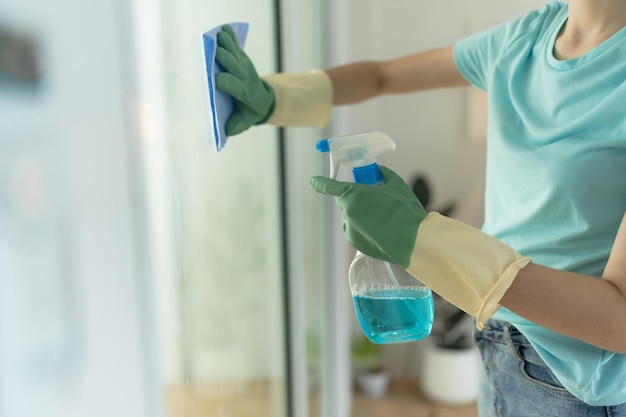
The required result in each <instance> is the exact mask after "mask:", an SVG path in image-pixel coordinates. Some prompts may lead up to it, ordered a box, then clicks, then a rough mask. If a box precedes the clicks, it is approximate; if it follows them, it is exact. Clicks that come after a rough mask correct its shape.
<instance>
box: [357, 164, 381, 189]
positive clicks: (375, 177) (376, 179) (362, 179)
mask: <svg viewBox="0 0 626 417" xmlns="http://www.w3.org/2000/svg"><path fill="white" fill-rule="evenodd" d="M352 175H354V182H356V183H358V184H366V185H377V184H382V182H383V177H382V175H381V174H380V169H379V168H378V164H377V163H376V162H374V163H373V164H370V165H366V166H363V167H354V168H352Z"/></svg>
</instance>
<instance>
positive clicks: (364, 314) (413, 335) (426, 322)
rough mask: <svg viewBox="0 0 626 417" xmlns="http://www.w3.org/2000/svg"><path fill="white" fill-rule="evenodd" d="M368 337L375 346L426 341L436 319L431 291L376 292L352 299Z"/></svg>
mask: <svg viewBox="0 0 626 417" xmlns="http://www.w3.org/2000/svg"><path fill="white" fill-rule="evenodd" d="M353 300H354V306H355V308H356V312H357V316H358V318H359V322H360V323H361V327H362V328H363V331H364V332H365V335H366V336H367V338H368V339H370V340H371V341H372V342H374V343H383V344H387V343H403V342H413V341H416V340H422V339H424V338H426V337H427V336H428V335H429V334H430V331H431V329H432V326H433V319H434V314H435V313H434V305H433V297H432V295H431V292H430V289H428V288H415V289H397V288H389V289H377V290H368V291H364V292H363V293H362V294H357V295H355V296H354V297H353Z"/></svg>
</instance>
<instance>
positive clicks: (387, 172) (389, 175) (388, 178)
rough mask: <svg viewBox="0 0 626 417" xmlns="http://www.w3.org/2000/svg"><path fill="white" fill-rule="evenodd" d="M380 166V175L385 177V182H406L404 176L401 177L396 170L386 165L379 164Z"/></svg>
mask: <svg viewBox="0 0 626 417" xmlns="http://www.w3.org/2000/svg"><path fill="white" fill-rule="evenodd" d="M378 168H379V169H380V175H381V176H382V177H383V182H384V183H385V184H391V183H392V182H394V181H398V180H400V181H402V182H404V180H403V179H402V177H400V176H399V175H398V174H396V173H395V172H394V171H392V170H391V169H389V168H387V167H386V166H383V165H378Z"/></svg>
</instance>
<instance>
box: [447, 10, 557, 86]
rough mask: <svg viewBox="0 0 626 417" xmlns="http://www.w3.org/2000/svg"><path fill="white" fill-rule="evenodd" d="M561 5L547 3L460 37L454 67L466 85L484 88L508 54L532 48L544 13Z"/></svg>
mask: <svg viewBox="0 0 626 417" xmlns="http://www.w3.org/2000/svg"><path fill="white" fill-rule="evenodd" d="M561 7H562V4H561V3H558V2H554V3H549V4H548V5H546V6H544V7H543V8H541V9H538V10H534V11H532V12H530V13H528V14H526V15H525V16H523V17H521V18H518V19H515V20H511V21H508V22H504V23H500V24H499V25H496V26H494V27H492V28H489V29H486V30H483V31H481V32H478V33H476V34H474V35H470V36H468V37H466V38H463V39H461V40H460V41H458V42H457V43H456V44H455V45H454V61H455V64H456V66H457V69H458V70H459V72H460V73H461V75H462V76H463V77H464V78H465V79H466V80H467V81H468V82H469V83H470V84H472V85H474V86H476V87H478V88H480V89H481V90H488V89H489V79H490V75H491V74H492V72H493V70H494V68H495V67H496V66H497V65H498V64H499V63H500V62H502V60H503V59H504V58H505V57H506V56H507V55H508V54H509V53H511V52H513V53H515V52H520V50H524V49H528V48H532V45H533V44H534V42H535V39H536V37H537V34H538V32H539V29H540V28H541V26H542V24H543V22H544V20H545V16H546V15H548V14H550V13H549V12H550V11H553V12H554V11H556V10H558V9H560V8H561Z"/></svg>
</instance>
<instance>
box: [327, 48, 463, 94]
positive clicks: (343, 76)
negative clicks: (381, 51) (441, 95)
mask: <svg viewBox="0 0 626 417" xmlns="http://www.w3.org/2000/svg"><path fill="white" fill-rule="evenodd" d="M325 72H326V73H327V74H328V76H329V77H330V79H331V82H332V85H333V104H334V105H342V104H352V103H357V102H360V101H363V100H367V99H369V98H373V97H376V96H380V95H384V94H399V93H409V92H415V91H422V90H429V89H435V88H445V87H460V86H467V85H469V84H468V82H467V81H466V80H465V79H464V78H463V77H462V76H461V74H460V73H459V72H458V70H457V68H456V64H455V62H454V58H453V54H452V47H446V48H441V49H433V50H428V51H424V52H418V53H416V54H413V55H408V56H405V57H402V58H398V59H394V60H390V61H362V62H356V63H353V64H347V65H341V66H337V67H333V68H328V69H326V70H325Z"/></svg>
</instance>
